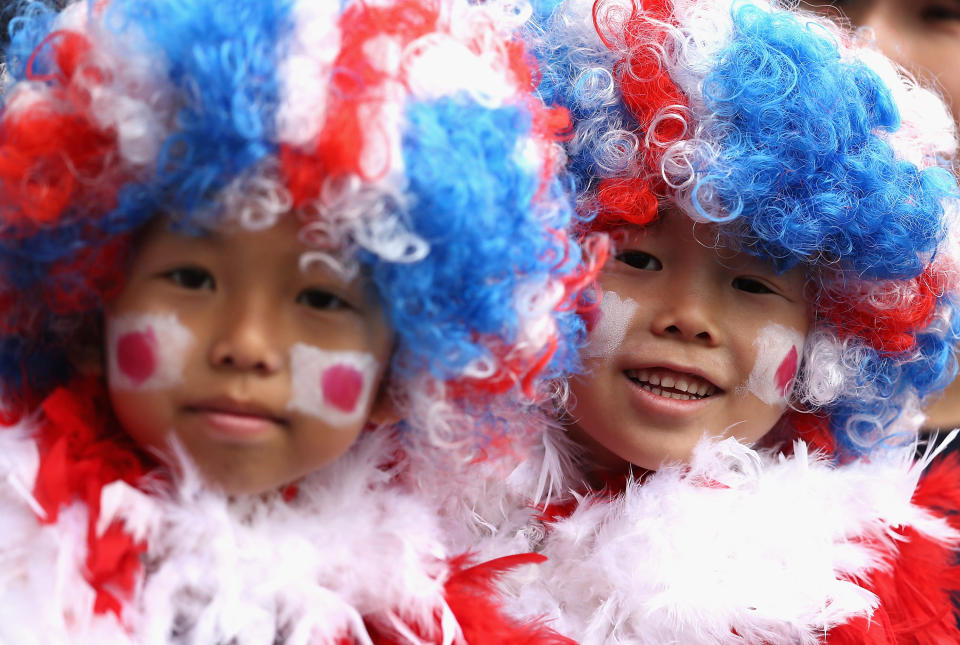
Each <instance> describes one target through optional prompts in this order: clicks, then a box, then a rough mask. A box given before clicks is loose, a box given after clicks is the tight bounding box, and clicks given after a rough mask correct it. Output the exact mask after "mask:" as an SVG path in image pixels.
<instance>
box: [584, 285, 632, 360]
mask: <svg viewBox="0 0 960 645" xmlns="http://www.w3.org/2000/svg"><path fill="white" fill-rule="evenodd" d="M636 311H637V303H636V302H635V301H633V300H631V299H630V298H627V299H626V300H621V299H620V296H619V295H617V293H616V292H615V291H604V292H603V300H601V301H600V320H599V321H598V322H597V326H596V327H594V328H593V331H591V332H590V342H589V344H588V345H587V346H586V347H585V348H584V350H583V357H584V358H591V357H595V356H613V355H615V354H616V353H617V351H618V350H619V349H620V345H622V344H623V339H624V338H625V337H626V335H627V330H628V329H629V328H630V322H631V321H632V320H633V315H634V314H635V313H636Z"/></svg>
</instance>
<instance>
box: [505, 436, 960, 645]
mask: <svg viewBox="0 0 960 645" xmlns="http://www.w3.org/2000/svg"><path fill="white" fill-rule="evenodd" d="M795 448H796V449H795V454H794V456H791V457H784V456H782V455H772V454H765V453H759V452H756V451H754V450H752V449H750V448H748V447H747V446H744V445H742V444H740V443H738V442H736V441H735V440H733V439H727V440H723V441H704V442H702V443H701V444H700V445H699V446H698V448H697V451H696V453H695V455H694V457H693V460H692V463H691V464H690V466H689V468H686V467H681V466H671V467H665V468H663V469H661V470H659V471H657V472H656V473H652V474H650V475H648V476H647V477H645V478H644V480H643V482H642V484H641V483H639V482H636V481H632V482H629V483H628V484H627V486H626V489H625V491H624V492H623V493H621V494H618V495H616V496H615V497H613V498H605V497H599V496H595V497H589V498H585V499H582V500H581V502H580V503H579V504H578V506H577V508H576V510H574V511H573V512H572V514H570V515H569V516H568V517H566V518H563V519H560V520H558V521H556V522H555V523H553V524H552V525H550V526H549V528H548V531H547V533H546V536H545V537H544V539H543V540H542V542H541V543H540V544H533V545H531V546H532V547H533V548H535V549H536V550H538V551H540V552H541V553H542V554H543V555H545V556H547V557H548V562H546V563H545V564H543V565H540V566H537V567H527V568H526V569H525V570H524V571H523V572H518V573H517V574H514V575H513V576H511V577H510V578H509V579H508V581H507V583H506V585H507V587H508V591H509V592H510V593H511V595H512V603H513V608H514V610H515V611H516V612H517V613H518V614H519V615H523V616H543V617H546V618H547V619H548V621H549V624H550V625H551V626H552V627H553V628H554V629H557V630H558V631H559V632H561V633H563V634H565V635H567V636H570V637H571V638H574V639H576V640H578V641H579V642H582V643H584V645H595V644H596V645H599V644H614V643H631V644H650V645H654V644H656V645H663V644H664V643H682V644H684V645H697V644H704V645H707V644H710V645H717V644H720V645H723V644H726V643H729V644H731V645H733V644H736V645H743V644H744V643H755V644H758V643H802V644H808V643H809V644H813V643H820V642H822V640H823V637H824V635H825V633H826V632H827V631H828V630H829V629H830V628H831V627H834V626H836V625H838V624H841V623H844V622H846V621H848V620H850V619H851V618H852V617H855V616H870V615H871V614H872V612H873V610H874V609H875V607H876V605H877V602H878V600H877V598H876V597H875V596H874V595H873V594H872V593H871V592H870V591H868V590H867V589H864V588H863V587H860V586H858V585H857V584H856V582H854V580H856V579H857V577H861V576H862V577H865V578H866V579H869V576H870V573H871V572H875V571H878V570H884V569H885V568H889V567H890V566H891V560H892V557H893V556H894V554H895V553H896V550H897V544H898V541H899V540H901V539H903V538H902V534H901V530H902V529H903V528H904V527H907V526H910V527H913V528H914V529H916V530H917V531H918V532H919V533H920V534H922V535H925V536H927V537H930V538H932V539H934V540H938V541H942V542H944V543H947V544H954V545H955V544H957V542H958V538H960V535H958V534H957V533H956V532H955V531H954V530H953V529H951V528H950V527H949V525H948V524H947V523H946V521H945V520H943V519H940V518H937V517H935V516H934V515H932V514H931V513H930V512H929V511H927V510H925V509H923V508H920V507H918V506H916V505H914V504H912V503H911V497H912V495H913V492H914V490H915V488H916V486H917V482H918V479H919V477H920V474H921V470H922V468H923V465H924V464H923V463H920V464H918V463H915V462H914V461H913V458H912V457H913V449H912V447H906V448H903V449H895V450H891V451H889V452H887V453H885V454H883V455H881V456H879V457H877V458H875V459H874V460H873V461H871V462H869V463H868V462H855V463H851V464H849V465H844V466H839V467H837V466H834V465H831V464H830V463H828V462H827V461H826V460H824V459H821V458H819V457H818V456H816V455H810V454H808V452H807V450H806V447H805V445H804V444H803V443H797V444H796V446H795ZM533 523H534V524H536V522H535V521H534V522H533ZM508 532H509V533H513V532H514V530H512V529H511V530H509V531H508ZM526 533H527V535H536V534H537V533H538V531H527V532H526Z"/></svg>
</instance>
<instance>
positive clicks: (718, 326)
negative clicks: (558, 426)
mask: <svg viewBox="0 0 960 645" xmlns="http://www.w3.org/2000/svg"><path fill="white" fill-rule="evenodd" d="M535 13H537V14H538V15H537V16H536V20H537V21H538V26H539V28H538V29H537V30H535V31H532V32H531V39H532V40H533V41H534V43H535V44H536V51H537V52H538V55H539V56H540V57H541V58H542V61H543V71H542V79H543V80H542V82H541V92H542V93H543V95H544V96H545V98H546V99H547V100H548V102H552V103H555V104H563V105H566V106H568V107H569V109H570V111H571V114H573V115H575V117H576V123H575V129H574V134H573V136H572V137H571V140H570V142H569V144H568V149H569V152H570V165H571V168H572V170H573V172H574V173H575V175H576V176H577V179H578V182H579V185H578V189H579V190H578V204H579V207H580V209H581V211H582V213H583V214H589V215H593V220H592V225H591V226H592V228H593V229H594V230H608V231H611V233H612V235H613V237H614V244H613V246H614V249H613V252H612V258H611V260H610V261H609V262H608V263H607V265H606V266H605V268H604V269H603V271H602V273H601V278H600V282H601V287H602V290H603V295H602V301H601V310H602V315H601V318H600V320H599V322H598V323H597V325H596V327H595V328H594V329H593V331H592V332H591V334H592V338H591V344H590V345H589V346H588V347H587V349H586V350H585V357H586V360H585V363H586V371H585V373H584V374H583V375H582V376H578V377H576V378H573V379H572V381H571V384H570V395H569V397H568V399H567V400H566V402H565V406H564V412H563V417H562V419H561V421H562V423H563V425H564V429H565V430H566V431H567V434H568V436H569V437H570V438H572V439H573V440H574V441H575V442H576V443H577V444H578V446H579V449H580V450H581V451H582V453H583V457H582V462H583V463H582V468H581V472H580V473H575V474H573V475H572V476H567V479H566V482H567V486H569V487H571V488H573V489H574V492H575V493H576V494H575V495H572V496H570V497H568V499H567V500H566V501H563V503H557V501H556V500H554V503H553V504H552V505H551V506H550V507H548V508H547V509H546V510H545V512H544V513H543V516H542V517H540V518H532V519H530V520H528V525H527V526H526V527H521V528H517V527H515V526H514V527H511V528H512V530H502V531H501V533H508V534H510V535H517V534H522V535H524V536H526V538H527V539H528V540H529V543H530V546H531V547H532V548H534V549H536V550H538V551H540V552H541V553H542V554H544V555H546V556H548V562H547V564H545V565H544V567H543V568H531V570H530V571H529V572H528V575H527V576H525V577H523V578H517V579H514V580H512V581H511V589H512V590H513V593H514V594H515V596H516V605H515V606H516V608H517V611H518V613H523V614H525V615H528V616H543V615H546V616H548V617H552V618H554V619H555V622H554V624H555V625H556V626H557V628H558V629H559V630H560V631H561V632H563V633H565V634H567V635H569V636H571V637H573V638H575V639H577V640H578V641H580V642H583V643H605V644H607V643H650V644H653V643H684V644H695V643H704V644H706V643H710V644H716V643H753V644H757V643H770V644H773V643H778V644H779V643H819V642H824V640H826V641H828V642H830V643H907V642H910V643H947V642H950V643H953V642H960V632H958V629H957V626H956V622H955V617H954V616H953V613H952V607H951V603H950V599H949V592H950V591H951V590H956V589H960V571H958V569H957V568H956V567H955V566H953V563H954V557H955V556H954V554H953V552H952V549H953V548H954V547H956V546H957V545H958V543H960V532H958V530H957V526H956V525H955V521H956V520H955V519H954V517H948V516H947V514H946V511H945V510H944V509H942V508H937V505H945V506H947V507H949V508H956V504H957V502H960V491H958V487H957V484H956V481H957V480H956V476H957V472H956V471H957V467H956V465H955V464H952V465H949V467H945V468H944V469H943V470H940V471H936V472H930V473H929V474H928V475H927V477H926V478H925V479H924V480H923V481H920V474H921V470H922V468H923V464H921V465H916V464H914V463H913V459H912V456H913V448H914V447H913V443H914V441H915V437H916V430H917V428H918V427H919V423H920V421H921V420H922V416H921V415H919V414H918V412H917V410H918V404H919V401H920V400H922V398H923V397H924V396H925V395H927V394H928V393H930V392H933V391H935V390H936V389H937V388H939V387H941V386H942V385H943V384H944V383H945V382H947V381H948V380H949V379H950V378H951V377H952V375H953V372H954V370H955V362H954V358H953V355H952V350H951V348H952V346H953V344H954V343H955V341H956V339H957V330H958V325H957V315H956V310H955V300H954V298H955V297H956V296H955V292H954V288H955V271H956V269H955V265H954V264H953V263H954V262H955V261H956V260H955V257H956V256H955V251H956V249H955V246H954V244H955V240H954V239H953V238H952V237H951V236H954V235H955V234H956V233H955V230H951V226H952V225H953V219H954V218H955V216H956V208H957V203H956V199H957V191H956V186H955V184H954V183H953V180H952V178H951V176H950V174H949V173H948V172H947V171H946V170H945V169H943V168H942V167H941V166H942V165H945V164H946V163H947V162H948V160H949V156H950V155H952V153H953V150H954V149H955V146H956V142H955V139H954V137H953V134H952V132H953V131H952V125H951V120H950V115H949V113H948V112H947V111H946V109H945V108H944V107H943V105H942V104H941V103H940V102H939V101H937V100H936V98H935V97H934V96H933V95H932V94H930V93H928V92H926V91H925V90H923V89H921V88H919V87H917V86H915V85H914V84H912V83H911V82H910V81H909V80H908V79H906V78H905V77H904V76H902V75H901V74H900V73H899V72H898V70H897V69H896V68H895V67H894V66H893V65H892V64H890V63H889V62H888V61H887V60H886V59H884V58H883V57H882V56H881V55H879V54H878V53H876V52H875V51H872V50H867V49H862V48H858V47H857V46H856V45H855V44H854V43H853V41H852V40H851V38H850V37H849V35H848V34H846V33H844V32H842V31H840V30H839V29H837V28H836V27H835V26H833V25H832V24H830V23H829V22H825V21H823V20H820V19H817V18H815V17H813V16H811V15H807V14H802V13H793V12H790V11H784V10H779V9H776V8H771V7H770V6H769V5H767V4H764V3H763V2H761V1H756V2H753V1H735V2H729V1H726V0H712V1H701V2H686V1H683V0H676V1H673V2H671V1H669V0H667V1H662V2H643V3H642V5H641V4H640V3H633V4H631V3H629V2H597V3H593V4H591V3H589V2H583V1H581V0H569V1H566V2H561V3H559V4H554V3H550V4H549V6H546V7H544V8H542V9H540V10H539V11H537V12H535ZM930 458H932V457H931V455H930V454H928V456H927V460H926V461H928V460H929V459H930ZM557 462H558V460H557V459H556V458H551V459H544V463H545V464H546V466H545V467H544V468H543V469H541V471H542V472H546V471H547V470H548V469H549V468H551V467H553V466H552V465H551V464H556V463H557ZM527 469H528V470H536V469H535V468H534V467H533V466H530V465H528V466H527ZM581 481H583V482H586V484H587V485H588V486H587V487H586V488H587V490H586V491H584V490H583V488H584V487H583V486H579V485H578V484H579V482H581ZM918 482H919V483H918ZM494 523H495V522H489V521H488V524H494ZM541 523H545V526H543V525H542V524H541Z"/></svg>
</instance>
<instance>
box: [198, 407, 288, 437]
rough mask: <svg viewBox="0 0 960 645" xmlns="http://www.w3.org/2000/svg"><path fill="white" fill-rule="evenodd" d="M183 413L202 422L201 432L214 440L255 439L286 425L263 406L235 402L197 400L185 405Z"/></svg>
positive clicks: (280, 418) (285, 421) (284, 421)
mask: <svg viewBox="0 0 960 645" xmlns="http://www.w3.org/2000/svg"><path fill="white" fill-rule="evenodd" d="M186 410H187V412H189V413H191V414H193V415H196V416H197V417H199V418H200V419H202V420H203V422H204V429H205V430H207V431H208V432H209V434H211V435H213V436H214V438H217V439H222V440H227V441H240V442H244V441H251V440H256V439H259V438H261V437H263V436H264V435H266V434H268V433H270V432H272V431H274V430H276V429H277V428H282V427H286V426H287V425H289V424H288V422H287V420H286V419H284V418H283V417H280V416H279V415H276V414H274V413H273V412H272V411H271V410H270V409H269V408H267V407H265V406H262V405H259V404H257V403H253V402H243V401H236V400H234V399H224V398H217V399H209V400H204V401H199V402H197V403H192V404H190V405H187V406H186Z"/></svg>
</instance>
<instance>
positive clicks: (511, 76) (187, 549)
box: [0, 0, 602, 645]
mask: <svg viewBox="0 0 960 645" xmlns="http://www.w3.org/2000/svg"><path fill="white" fill-rule="evenodd" d="M517 24H518V22H517V17H516V16H515V15H514V14H512V13H511V12H509V11H506V10H504V8H501V7H499V6H498V5H493V4H491V5H489V6H486V7H469V6H467V5H466V4H460V3H457V2H450V3H447V2H443V3H436V4H435V3H430V2H419V1H416V0H413V1H406V0H401V1H398V2H387V3H379V4H376V5H367V4H364V3H352V2H351V3H346V4H344V3H340V2H335V1H334V2H293V1H291V2H282V1H281V2H262V1H260V0H256V1H250V2H241V3H215V2H205V1H201V0H197V1H188V2H179V3H169V2H166V1H160V0H158V1H156V2H153V1H150V0H148V1H144V0H111V1H110V2H96V3H92V2H76V3H73V4H70V5H69V6H68V7H67V8H65V9H64V10H63V11H61V12H54V11H52V10H51V9H49V8H47V7H45V6H44V5H42V4H39V3H30V4H24V6H23V7H22V11H21V13H20V15H18V16H17V17H16V18H15V19H14V20H13V21H12V22H11V45H10V49H9V51H8V53H7V69H6V75H5V89H4V93H3V108H2V112H0V301H2V303H3V308H2V316H0V346H2V352H0V383H2V387H3V394H4V404H5V407H4V411H5V413H6V416H7V423H8V425H9V426H10V427H8V428H6V429H5V430H3V432H2V433H0V443H2V444H3V448H2V450H0V453H2V455H3V458H2V460H0V472H2V476H3V480H4V481H5V482H6V484H5V486H4V487H3V488H2V490H0V505H2V508H3V515H4V522H5V524H4V529H5V530H4V536H3V538H2V540H0V542H2V544H3V552H4V553H5V554H6V557H5V558H4V567H3V573H2V574H0V582H2V584H0V588H2V589H3V591H2V596H3V602H0V605H2V606H3V608H4V609H3V610H2V620H0V641H3V642H17V643H64V642H97V643H128V642H135V643H168V642H169V643H205V644H207V643H209V644H213V643H221V644H227V643H230V644H238V645H242V644H243V643H258V644H259V643H316V642H325V643H326V642H332V643H338V644H339V643H354V642H356V643H371V642H383V643H399V642H417V643H420V642H429V643H441V642H442V643H465V642H469V643H478V642H479V643H501V642H508V641H511V640H517V639H532V640H531V641H530V642H540V641H541V640H548V641H550V642H556V639H555V637H554V635H553V634H551V633H550V632H549V631H548V630H545V629H542V628H541V627H539V626H538V625H524V624H520V623H517V622H516V621H514V620H512V619H510V618H508V617H506V616H505V615H503V614H501V612H500V611H499V607H498V605H497V599H496V598H495V597H494V595H493V593H492V591H491V580H492V579H493V577H495V576H496V575H497V574H498V573H499V572H500V571H501V570H502V569H504V568H509V566H511V565H512V564H515V563H520V562H532V561H538V560H540V559H542V558H540V557H539V556H529V555H523V554H521V555H520V556H518V557H517V558H515V559H513V560H509V561H501V562H498V563H486V564H484V565H481V566H478V567H471V566H470V563H469V561H468V559H467V557H466V556H463V555H458V553H457V552H454V551H449V550H447V549H446V548H445V547H444V545H443V540H442V539H441V538H442V536H441V534H440V529H439V522H438V519H437V517H436V513H435V509H434V506H433V505H432V503H431V501H430V500H429V498H428V497H425V496H422V495H421V496H418V495H417V494H415V493H414V491H413V490H412V488H411V487H409V486H408V485H407V484H406V483H405V481H406V477H407V471H408V468H409V459H408V455H407V451H410V450H412V449H413V447H415V446H416V445H418V442H419V443H420V444H426V443H428V442H429V441H430V438H431V437H433V436H434V435H435V433H434V432H433V428H431V427H425V426H414V425H407V426H404V427H401V428H400V429H399V430H397V429H395V428H390V427H380V428H375V427H374V426H373V424H372V423H371V422H377V421H381V420H387V421H392V420H395V419H397V418H398V417H403V416H404V415H405V414H406V412H407V410H409V409H411V407H412V406H413V405H415V404H416V405H421V406H423V405H426V403H424V402H428V403H429V404H431V405H434V406H436V407H440V408H442V409H444V410H451V409H454V410H456V409H459V408H461V407H463V408H464V409H466V408H467V407H469V406H483V405H493V403H494V401H498V402H500V403H502V404H503V405H504V406H507V405H509V404H510V403H511V402H515V401H522V400H526V399H536V398H537V397H539V396H542V391H543V390H542V383H543V380H544V379H546V378H550V377H552V376H556V375H557V374H559V373H561V372H563V371H565V370H568V369H571V368H572V367H573V366H575V365H576V363H577V357H576V352H575V347H576V344H577V342H578V341H579V340H581V339H582V338H583V337H584V335H585V332H584V326H583V323H582V322H581V321H580V319H579V317H578V316H576V314H575V312H574V309H575V308H576V303H577V297H578V294H577V289H578V285H581V284H583V283H584V282H585V281H589V279H590V271H589V270H588V269H587V268H586V267H585V266H584V265H583V264H581V260H586V259H588V258H586V257H585V256H584V254H583V253H581V251H580V248H579V246H578V244H577V242H576V241H575V240H573V239H570V238H569V237H567V236H566V235H565V234H564V233H563V231H565V230H568V228H569V224H570V221H571V218H572V217H573V213H572V209H571V208H570V207H569V205H568V203H567V201H566V199H565V196H564V195H563V193H562V191H561V187H560V183H559V181H558V179H557V177H556V170H557V165H558V161H559V158H560V157H561V156H562V153H561V152H560V149H559V144H558V143H557V139H556V134H555V133H556V132H557V131H559V130H562V129H563V128H564V127H565V126H566V125H568V120H567V117H566V114H565V112H564V111H563V110H558V109H548V108H546V107H545V106H544V105H543V104H542V103H541V102H538V100H537V99H536V98H535V97H534V96H533V95H532V94H531V88H532V84H531V70H530V69H529V66H528V57H527V55H526V53H525V51H524V48H523V46H522V45H521V44H520V43H519V41H518V40H517V39H516V38H515V37H514V36H513V35H512V33H513V30H514V29H515V28H516V26H517ZM598 248H599V247H598ZM601 250H602V249H601ZM531 294H536V297H534V296H532V295H531ZM458 418H461V419H467V418H468V417H467V415H466V414H461V416H460V417H458ZM401 431H402V432H401ZM447 438H449V437H447ZM458 438H459V439H460V441H461V443H465V444H468V446H467V448H474V449H479V448H480V447H484V446H485V443H484V442H485V441H486V440H487V439H489V438H488V437H486V436H484V435H483V433H482V429H481V428H479V427H472V426H466V427H464V428H462V430H461V434H460V435H459V436H458ZM498 440H499V441H501V442H506V443H509V438H504V437H498ZM524 642H527V641H526V640H524ZM560 642H564V641H563V639H561V640H560Z"/></svg>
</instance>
